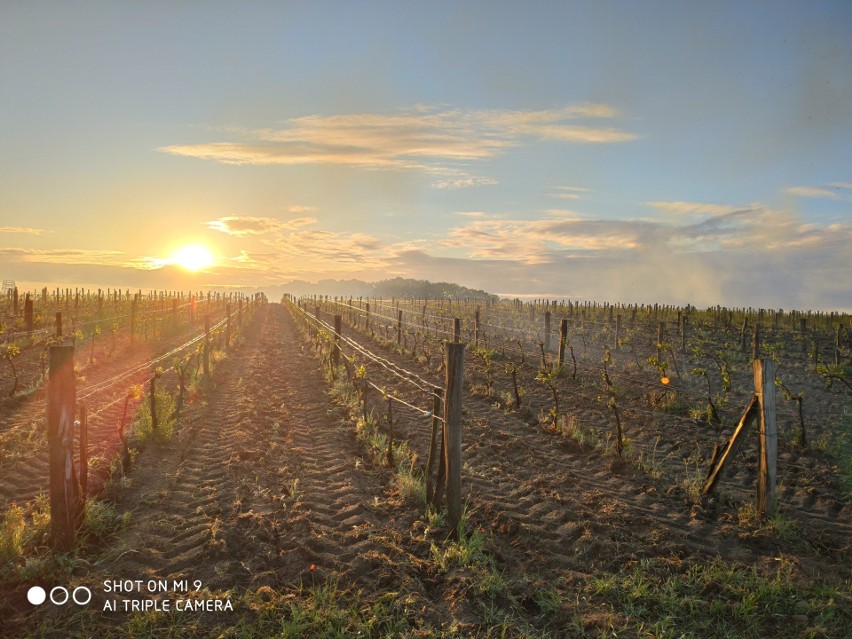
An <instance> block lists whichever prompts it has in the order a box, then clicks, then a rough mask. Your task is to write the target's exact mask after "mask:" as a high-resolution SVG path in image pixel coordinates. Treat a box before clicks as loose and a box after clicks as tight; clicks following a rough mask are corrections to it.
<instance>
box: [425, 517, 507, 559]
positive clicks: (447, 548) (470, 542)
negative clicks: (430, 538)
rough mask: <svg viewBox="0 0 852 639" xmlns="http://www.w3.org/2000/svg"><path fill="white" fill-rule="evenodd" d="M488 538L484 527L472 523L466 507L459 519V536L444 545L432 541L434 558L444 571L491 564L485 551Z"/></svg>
mask: <svg viewBox="0 0 852 639" xmlns="http://www.w3.org/2000/svg"><path fill="white" fill-rule="evenodd" d="M486 538H487V537H486V534H485V530H484V529H483V528H482V527H479V528H477V527H476V526H471V525H470V521H469V516H468V510H467V508H464V510H463V511H462V516H461V519H460V521H459V527H458V537H457V538H455V539H453V538H450V539H448V540H447V541H445V542H444V543H443V544H442V545H438V544H436V543H435V542H432V544H431V547H430V552H431V555H432V560H433V561H434V562H435V564H436V565H437V566H438V568H440V570H441V571H442V572H446V571H447V570H448V569H449V568H451V567H453V566H458V567H461V568H464V567H466V566H485V565H487V564H490V562H491V561H492V560H491V558H490V557H489V556H488V555H487V553H486V552H485V541H486ZM489 567H490V566H489Z"/></svg>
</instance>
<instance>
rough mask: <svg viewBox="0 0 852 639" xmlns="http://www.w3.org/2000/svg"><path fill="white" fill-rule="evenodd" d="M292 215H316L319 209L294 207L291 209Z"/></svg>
mask: <svg viewBox="0 0 852 639" xmlns="http://www.w3.org/2000/svg"><path fill="white" fill-rule="evenodd" d="M288 210H289V211H290V213H316V212H317V211H318V210H319V209H318V208H317V207H315V206H299V205H294V206H291V207H290V208H289V209H288Z"/></svg>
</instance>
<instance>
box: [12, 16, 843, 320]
mask: <svg viewBox="0 0 852 639" xmlns="http://www.w3.org/2000/svg"><path fill="white" fill-rule="evenodd" d="M850 32H852V5H850V4H849V3H848V2H836V3H831V2H822V3H814V2H809V3H805V2H799V3H785V2H765V3H764V2H736V3H692V2H677V3H675V2H665V3H664V2H577V3H572V2H538V3H519V2H467V3H444V2H437V3H400V2H384V3H382V2H373V3H363V2H358V3H356V2H335V3H321V2H320V3H317V2H311V3H283V2H282V3H274V2H246V3H239V5H238V4H237V3H231V2H223V3H215V2H214V3H209V2H208V3H200V2H177V3H173V2H161V3H157V2H146V3H136V4H135V5H132V6H131V5H130V3H108V2H79V3H73V4H72V3H64V2H28V3H24V2H5V3H2V4H0V87H2V89H0V95H2V100H0V139H2V141H3V143H2V145H0V274H2V277H3V278H4V279H15V280H17V281H19V282H22V283H25V285H27V284H32V285H37V284H38V285H40V284H41V283H50V284H55V285H58V286H75V285H92V286H122V287H134V288H135V287H146V288H147V287H164V288H189V287H192V288H200V287H206V286H258V287H267V288H271V287H272V286H274V285H277V284H279V283H281V282H282V281H286V280H289V279H305V280H309V281H315V280H317V279H320V278H347V279H348V278H351V277H359V278H362V279H368V280H375V279H382V278H385V277H390V276H395V275H401V276H404V277H416V278H423V279H431V280H452V281H456V282H459V283H462V284H466V285H470V286H474V287H477V288H485V289H487V290H490V291H492V292H497V293H503V294H511V295H515V294H530V295H542V296H544V295H547V296H551V297H555V296H571V297H585V298H593V299H599V300H614V301H615V300H617V301H624V302H634V301H635V302H654V301H660V302H674V303H680V304H685V303H693V304H698V305H709V304H727V305H750V306H766V307H770V306H771V307H784V308H792V307H799V308H832V309H833V308H836V309H849V308H850V307H852V303H850V300H852V278H850V276H849V275H850V267H849V264H850V257H852V248H851V246H852V245H851V244H850V240H852V215H850V213H852V143H850V142H852V73H850V71H849V69H850V68H852V38H850V37H849V33H850ZM190 243H201V244H204V245H205V246H207V247H209V249H210V250H211V251H212V252H213V253H214V255H215V263H214V264H212V265H210V266H209V267H207V268H205V269H202V270H201V271H200V272H195V273H191V272H187V271H186V270H184V269H181V268H179V267H178V266H177V265H176V264H174V263H171V262H173V261H174V259H173V257H172V256H173V255H174V253H175V251H176V250H178V249H179V248H180V247H181V246H184V245H186V244H190Z"/></svg>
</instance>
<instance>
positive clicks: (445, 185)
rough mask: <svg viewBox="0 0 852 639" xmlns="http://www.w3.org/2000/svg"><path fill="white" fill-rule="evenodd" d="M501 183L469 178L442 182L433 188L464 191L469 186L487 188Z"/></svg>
mask: <svg viewBox="0 0 852 639" xmlns="http://www.w3.org/2000/svg"><path fill="white" fill-rule="evenodd" d="M499 183H500V182H499V181H497V180H492V179H490V178H484V177H469V178H459V179H456V180H441V181H439V182H435V183H434V184H432V187H433V188H436V189H463V188H466V187H469V186H487V185H493V184H499Z"/></svg>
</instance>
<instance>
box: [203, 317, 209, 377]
mask: <svg viewBox="0 0 852 639" xmlns="http://www.w3.org/2000/svg"><path fill="white" fill-rule="evenodd" d="M203 355H204V357H203V362H204V378H205V379H207V378H208V377H210V315H205V316H204V353H203Z"/></svg>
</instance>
